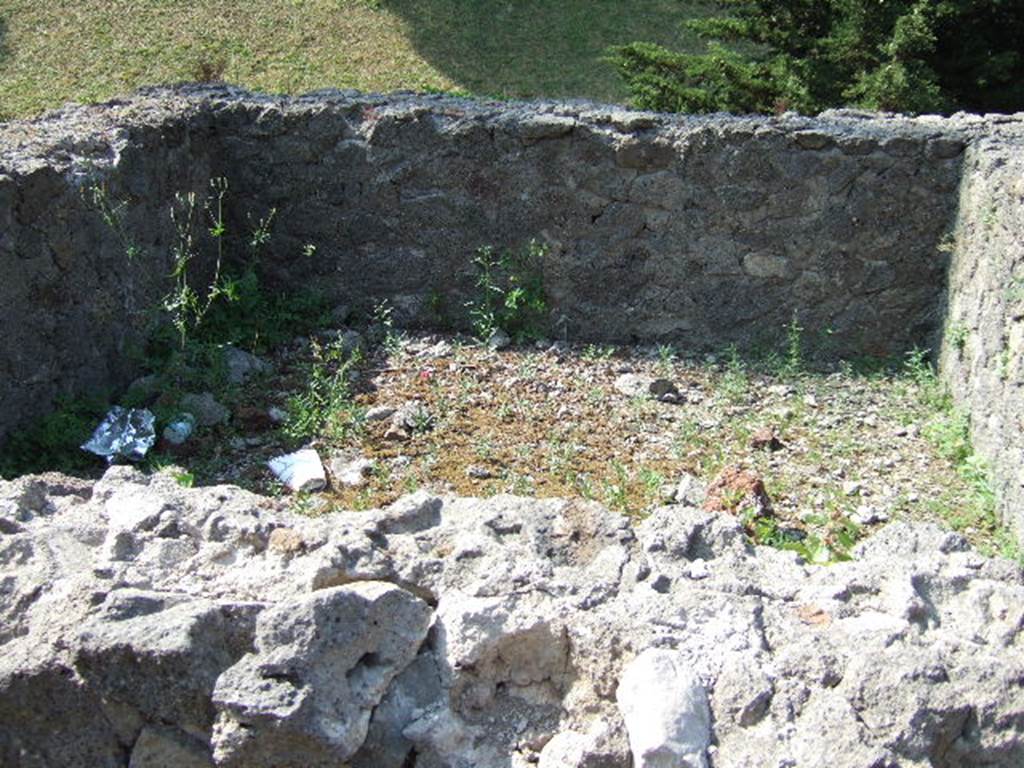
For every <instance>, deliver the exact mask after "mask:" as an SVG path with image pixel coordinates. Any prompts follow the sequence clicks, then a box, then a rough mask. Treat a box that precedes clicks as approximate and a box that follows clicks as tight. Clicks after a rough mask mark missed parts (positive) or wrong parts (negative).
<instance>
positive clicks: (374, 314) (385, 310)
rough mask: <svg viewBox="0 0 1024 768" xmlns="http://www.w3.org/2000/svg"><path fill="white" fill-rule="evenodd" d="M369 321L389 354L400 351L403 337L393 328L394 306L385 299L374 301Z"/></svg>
mask: <svg viewBox="0 0 1024 768" xmlns="http://www.w3.org/2000/svg"><path fill="white" fill-rule="evenodd" d="M370 322H371V323H372V324H373V326H374V327H375V328H376V329H377V331H378V333H379V334H380V342H381V346H382V347H384V351H386V352H387V353H388V354H389V355H395V354H398V353H399V352H401V351H402V344H403V342H404V339H403V337H402V333H401V331H399V330H397V329H396V328H395V308H394V307H393V306H392V305H391V302H390V301H388V300H387V299H381V300H380V301H378V302H375V303H374V305H373V307H372V309H371V310H370Z"/></svg>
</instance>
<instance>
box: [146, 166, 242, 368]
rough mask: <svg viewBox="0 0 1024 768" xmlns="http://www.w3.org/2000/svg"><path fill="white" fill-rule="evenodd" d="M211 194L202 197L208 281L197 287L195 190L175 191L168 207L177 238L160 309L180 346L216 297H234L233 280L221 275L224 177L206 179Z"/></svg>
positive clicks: (223, 231) (226, 187)
mask: <svg viewBox="0 0 1024 768" xmlns="http://www.w3.org/2000/svg"><path fill="white" fill-rule="evenodd" d="M210 189H211V191H212V195H211V196H210V197H209V198H207V199H206V201H205V202H204V204H203V208H204V210H205V212H206V214H207V216H208V217H209V222H208V226H207V230H206V231H207V233H208V234H209V236H210V237H211V238H213V241H214V244H215V253H216V255H215V257H214V264H213V274H212V277H211V278H210V280H209V284H208V285H207V286H206V287H204V288H203V289H201V292H200V290H197V289H196V287H195V286H194V284H193V283H194V282H195V280H194V279H193V278H192V275H191V270H192V262H193V261H195V259H196V258H197V256H198V250H197V248H198V246H197V242H196V228H197V226H198V218H199V214H198V212H197V210H198V199H197V196H196V194H195V192H185V193H182V192H179V193H178V194H177V195H175V204H174V205H173V206H172V207H171V220H172V221H173V222H174V228H175V232H176V234H177V242H176V243H175V245H174V246H173V248H172V251H171V258H172V261H173V267H172V270H171V280H172V287H171V290H170V292H169V293H168V294H167V296H166V297H164V302H163V307H164V310H165V311H166V312H167V314H168V315H169V316H170V318H171V324H172V325H173V326H174V328H175V330H176V331H177V332H178V336H179V340H180V343H181V347H182V348H183V349H184V347H185V344H186V342H187V341H188V338H189V336H190V334H192V333H193V332H194V331H195V330H196V329H197V328H198V327H199V326H200V325H201V324H202V322H203V318H204V317H205V316H206V314H207V312H209V311H210V307H211V306H213V302H215V301H216V300H217V299H219V298H224V299H226V300H227V301H234V300H236V299H237V295H236V293H235V292H234V290H233V287H234V286H233V283H232V281H230V280H227V279H225V278H223V277H222V275H221V270H222V268H223V265H224V238H225V235H226V234H227V226H226V224H225V219H224V198H225V197H226V196H227V192H228V182H227V179H223V178H217V179H212V180H211V181H210Z"/></svg>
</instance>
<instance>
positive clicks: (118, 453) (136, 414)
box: [82, 405, 156, 464]
mask: <svg viewBox="0 0 1024 768" xmlns="http://www.w3.org/2000/svg"><path fill="white" fill-rule="evenodd" d="M155 421H156V417H154V416H153V414H152V413H151V412H150V411H147V410H146V409H145V408H133V409H131V410H129V409H127V408H122V407H121V406H120V405H115V406H114V407H113V408H111V409H110V410H109V411H108V412H107V415H106V416H105V417H104V418H103V421H101V422H100V425H99V426H98V427H96V431H95V432H93V433H92V437H90V438H89V440H88V441H86V442H85V443H83V444H82V450H83V451H89V452H90V453H95V454H96V455H97V456H102V457H104V458H105V459H106V460H107V461H109V462H110V463H111V464H113V463H114V462H115V461H117V460H118V459H127V460H128V461H142V459H144V458H145V456H146V452H147V451H148V450H149V449H150V448H152V447H153V444H154V443H155V442H156V429H155V428H154V423H155Z"/></svg>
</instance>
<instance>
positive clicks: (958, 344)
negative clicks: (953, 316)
mask: <svg viewBox="0 0 1024 768" xmlns="http://www.w3.org/2000/svg"><path fill="white" fill-rule="evenodd" d="M970 335H971V329H970V328H968V327H967V326H966V325H964V324H963V323H954V324H953V325H951V326H950V327H949V330H947V331H946V338H947V339H949V343H950V344H952V345H953V347H954V349H956V350H957V352H963V351H964V348H965V347H966V346H967V339H968V338H969V337H970Z"/></svg>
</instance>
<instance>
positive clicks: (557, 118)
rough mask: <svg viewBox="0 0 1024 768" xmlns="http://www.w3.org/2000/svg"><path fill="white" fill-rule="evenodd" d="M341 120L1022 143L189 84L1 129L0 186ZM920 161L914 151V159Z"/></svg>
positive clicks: (992, 137) (937, 120)
mask: <svg viewBox="0 0 1024 768" xmlns="http://www.w3.org/2000/svg"><path fill="white" fill-rule="evenodd" d="M331 113H336V114H338V115H347V116H349V118H350V119H351V118H355V119H356V120H363V119H366V118H367V115H372V119H373V120H377V119H379V118H381V117H384V116H389V117H393V118H397V119H402V118H403V117H405V118H415V117H418V116H421V115H423V114H426V113H430V114H432V115H434V116H435V117H436V118H438V119H441V120H449V121H453V122H454V121H476V122H480V123H483V124H486V125H489V126H492V127H497V128H502V129H505V130H507V131H511V132H512V133H514V134H515V135H516V136H517V137H518V138H520V139H524V140H526V141H540V140H543V139H547V138H559V137H563V136H565V135H568V134H570V133H571V132H572V131H574V130H579V129H582V130H586V131H589V132H591V133H607V134H609V135H612V136H613V137H618V138H622V137H623V136H625V137H628V135H630V134H632V135H636V136H637V137H639V138H643V139H646V140H648V141H667V142H669V143H675V142H677V141H680V140H686V139H687V138H688V137H692V136H693V135H695V134H714V135H718V136H720V137H722V138H723V139H727V140H728V139H742V138H749V137H768V136H791V137H792V138H793V139H794V140H795V141H796V142H797V144H798V145H799V146H801V147H802V148H804V149H811V150H817V149H824V148H831V147H834V146H836V144H837V143H838V144H840V145H842V144H843V143H844V142H845V143H846V144H847V145H849V144H850V142H853V143H858V142H859V143H860V144H864V143H865V142H867V143H868V144H877V145H878V147H879V148H881V149H883V150H886V149H890V150H891V151H892V152H893V153H894V154H906V153H907V152H908V149H907V147H906V146H905V145H906V142H907V140H909V141H910V142H914V143H919V144H923V143H925V142H928V141H931V140H939V141H944V142H947V143H948V144H947V146H946V148H945V149H944V150H942V151H940V153H939V157H944V156H945V157H949V156H955V155H957V154H959V152H960V151H961V150H962V149H963V147H964V146H965V145H968V144H971V143H974V142H976V141H978V140H986V142H989V141H996V142H999V143H1004V142H1006V143H1013V144H1017V143H1020V142H1024V113H1017V114H1013V115H1002V114H992V115H974V114H968V113H957V114H955V115H952V116H949V117H943V116H938V115H922V116H917V117H908V116H905V115H897V114H887V113H872V112H865V111H860V110H845V109H843V110H827V111H825V112H822V113H821V114H819V115H817V116H814V117H807V116H802V115H797V114H795V113H785V114H782V115H777V116H768V115H730V114H725V113H718V114H711V115H680V114H665V113H655V112H644V111H638V110H632V109H629V108H626V107H623V106H618V105H609V104H598V103H594V102H589V101H582V100H572V101H552V100H536V101H489V100H477V99H467V98H460V97H454V96H447V95H438V94H416V93H411V92H395V93H391V94H368V93H361V92H359V91H354V90H320V91H314V92H312V93H308V94H304V95H300V96H281V95H272V94H265V93H257V92H253V91H248V90H246V89H243V88H239V87H235V86H229V85H202V84H182V85H176V86H159V87H149V88H143V89H140V90H138V91H136V92H134V93H132V94H130V95H128V96H125V97H123V98H118V99H113V100H110V101H107V102H103V103H97V104H88V105H79V104H69V105H66V106H64V107H62V108H60V109H57V110H54V111H52V112H48V113H46V114H44V115H41V116H39V117H36V118H31V119H27V120H15V121H10V122H7V123H0V178H2V176H3V175H16V174H26V173H31V172H32V171H35V170H38V169H39V168H41V167H43V166H46V167H50V168H52V169H54V170H66V169H67V168H69V167H72V166H77V165H80V163H81V162H82V159H83V158H85V159H86V160H87V161H88V159H89V156H90V155H93V156H95V161H96V163H97V164H98V165H104V164H107V163H109V162H110V161H111V160H112V159H113V158H115V157H116V155H117V153H118V147H119V146H121V145H123V144H124V143H125V142H126V141H127V140H128V139H129V133H130V131H131V130H132V129H145V128H155V129H160V128H166V127H169V126H172V125H176V124H182V123H198V122H201V121H202V120H204V119H205V120H207V121H209V122H208V124H209V125H213V124H217V125H220V124H222V123H223V122H225V121H227V120H230V119H231V118H232V117H234V118H236V119H237V118H238V117H239V115H240V114H242V115H248V116H249V119H251V120H254V121H266V119H267V118H268V117H275V116H276V117H281V118H285V119H294V118H295V117H301V116H309V117H311V116H319V115H324V114H331ZM909 151H913V150H909Z"/></svg>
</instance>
